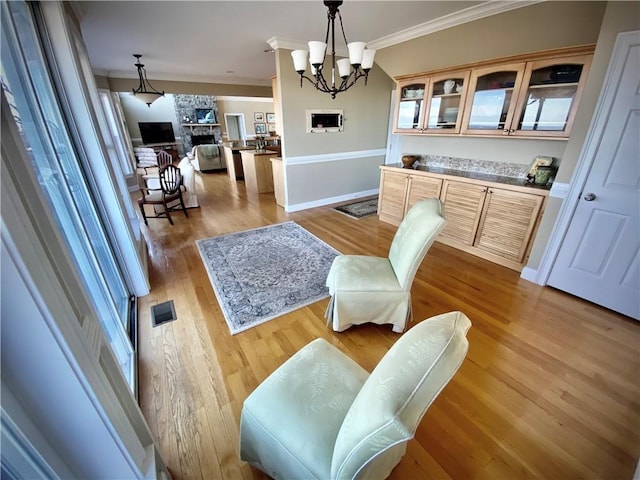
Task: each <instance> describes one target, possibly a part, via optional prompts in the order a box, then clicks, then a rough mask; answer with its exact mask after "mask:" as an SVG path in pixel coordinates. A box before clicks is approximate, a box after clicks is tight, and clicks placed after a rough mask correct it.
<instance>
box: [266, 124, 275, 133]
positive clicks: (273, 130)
mask: <svg viewBox="0 0 640 480" xmlns="http://www.w3.org/2000/svg"><path fill="white" fill-rule="evenodd" d="M267 131H268V132H269V133H272V132H273V133H274V134H275V133H276V124H275V123H267Z"/></svg>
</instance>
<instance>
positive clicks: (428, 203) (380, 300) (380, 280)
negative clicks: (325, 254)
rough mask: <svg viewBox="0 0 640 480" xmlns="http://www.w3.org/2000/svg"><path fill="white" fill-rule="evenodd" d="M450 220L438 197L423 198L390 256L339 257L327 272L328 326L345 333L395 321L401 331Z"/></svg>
mask: <svg viewBox="0 0 640 480" xmlns="http://www.w3.org/2000/svg"><path fill="white" fill-rule="evenodd" d="M445 224H446V221H445V219H444V217H443V213H442V204H441V203H440V200H438V199H436V198H428V199H425V200H420V201H419V202H417V203H416V204H415V205H413V207H411V209H410V210H409V211H408V212H407V215H406V216H405V217H404V219H403V220H402V223H401V224H400V226H399V227H398V230H397V231H396V233H395V235H394V237H393V241H392V242H391V247H390V248H389V256H388V258H381V257H372V256H365V255H340V256H338V257H336V258H335V260H334V261H333V264H332V265H331V269H330V270H329V274H328V276H327V286H328V287H329V294H330V295H331V298H330V300H329V304H328V306H327V311H326V313H325V316H326V318H327V324H330V323H331V324H333V329H334V330H335V331H337V332H342V331H344V330H346V329H347V328H349V327H351V326H352V325H360V324H362V323H377V324H384V323H391V324H392V325H393V331H394V332H397V333H401V332H403V331H404V329H405V327H406V325H407V324H408V322H410V321H411V317H412V313H413V312H412V308H411V285H412V284H413V279H414V277H415V275H416V271H417V270H418V267H419V266H420V264H421V263H422V260H423V259H424V257H425V255H426V254H427V251H428V250H429V248H430V247H431V245H432V244H433V242H434V241H435V239H436V237H437V236H438V234H439V233H440V232H441V231H442V229H443V228H444V226H445Z"/></svg>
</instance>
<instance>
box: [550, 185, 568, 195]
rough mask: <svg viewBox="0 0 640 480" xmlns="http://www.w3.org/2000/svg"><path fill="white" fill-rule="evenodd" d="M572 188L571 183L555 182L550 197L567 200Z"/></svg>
mask: <svg viewBox="0 0 640 480" xmlns="http://www.w3.org/2000/svg"><path fill="white" fill-rule="evenodd" d="M570 187H571V184H570V183H561V182H553V184H552V185H551V191H550V192H549V196H551V197H555V198H567V194H568V193H569V188H570Z"/></svg>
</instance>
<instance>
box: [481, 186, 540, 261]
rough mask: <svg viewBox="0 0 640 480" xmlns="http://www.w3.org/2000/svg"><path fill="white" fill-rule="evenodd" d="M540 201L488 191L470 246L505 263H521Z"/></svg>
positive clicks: (518, 194) (530, 197)
mask: <svg viewBox="0 0 640 480" xmlns="http://www.w3.org/2000/svg"><path fill="white" fill-rule="evenodd" d="M544 198H545V197H542V196H540V195H531V194H528V193H520V192H512V191H509V190H502V189H499V188H489V189H488V190H487V193H486V197H485V200H484V207H483V208H482V217H481V218H480V224H479V225H478V233H477V234H476V239H475V243H474V245H475V246H476V247H477V248H479V249H481V250H483V251H485V252H488V253H490V254H492V255H498V256H500V257H502V258H504V259H505V260H508V261H513V262H516V263H518V264H521V263H522V262H524V261H525V256H526V255H527V254H528V247H529V246H530V245H529V244H530V243H531V242H530V241H531V240H532V236H533V232H534V229H535V227H536V225H537V221H538V217H539V216H540V212H541V210H542V204H543V202H544Z"/></svg>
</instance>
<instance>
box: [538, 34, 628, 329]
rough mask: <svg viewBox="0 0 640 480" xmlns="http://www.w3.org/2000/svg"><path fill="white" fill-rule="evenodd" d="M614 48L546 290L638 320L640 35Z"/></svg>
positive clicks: (625, 38)
mask: <svg viewBox="0 0 640 480" xmlns="http://www.w3.org/2000/svg"><path fill="white" fill-rule="evenodd" d="M616 45H617V47H619V49H616V50H614V55H613V57H612V60H611V64H610V66H609V71H608V74H607V77H606V79H605V84H604V86H603V91H602V93H601V98H600V101H599V104H598V108H597V109H596V115H595V116H594V123H593V125H592V127H591V130H590V134H589V136H588V137H587V142H588V146H587V147H586V148H585V149H584V151H583V153H582V155H583V156H584V159H583V160H584V161H585V162H587V165H586V167H587V171H589V173H588V174H587V175H586V177H585V181H584V186H583V188H582V189H581V192H580V198H579V200H578V201H577V204H576V207H575V213H574V215H573V217H572V219H571V222H570V223H569V228H568V230H567V232H566V236H565V238H564V241H563V243H562V246H561V247H560V250H559V253H558V256H557V258H556V261H555V263H554V265H553V267H552V269H551V274H550V276H549V285H551V286H554V287H557V288H559V289H561V290H564V291H566V292H569V293H571V294H574V295H577V296H579V297H582V298H585V299H587V300H590V301H592V302H594V303H597V304H599V305H602V306H604V307H607V308H610V309H611V310H615V311H617V312H620V313H623V314H625V315H628V316H630V317H633V318H635V319H638V320H640V259H639V258H638V255H639V251H640V141H639V140H638V137H639V135H640V75H639V72H640V32H632V33H631V34H621V35H620V36H619V38H618V42H617V44H616ZM574 198H575V197H574Z"/></svg>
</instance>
